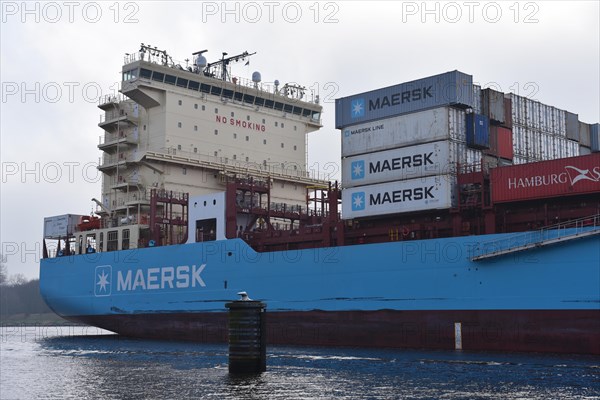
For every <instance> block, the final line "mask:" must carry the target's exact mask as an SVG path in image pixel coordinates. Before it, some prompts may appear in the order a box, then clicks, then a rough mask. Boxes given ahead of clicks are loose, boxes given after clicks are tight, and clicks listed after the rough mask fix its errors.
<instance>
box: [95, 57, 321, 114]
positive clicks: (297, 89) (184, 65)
mask: <svg viewBox="0 0 600 400" xmlns="http://www.w3.org/2000/svg"><path fill="white" fill-rule="evenodd" d="M136 61H146V62H149V63H152V64H158V65H163V66H166V67H170V68H174V69H177V70H179V71H185V72H189V73H193V74H196V75H200V74H199V73H198V69H197V67H196V66H195V65H194V64H193V63H190V60H187V61H181V60H176V59H173V58H172V57H170V56H169V57H168V59H165V58H163V57H162V55H160V54H159V55H153V54H151V53H148V52H145V53H143V55H142V54H140V52H139V51H136V52H133V53H128V54H126V55H125V58H124V60H123V64H124V65H127V64H131V63H134V62H136ZM228 75H229V74H228ZM202 76H204V77H205V78H211V77H208V76H205V75H203V74H202ZM212 79H216V80H221V79H220V78H219V77H212ZM228 82H230V83H233V84H235V85H239V86H243V87H248V88H254V89H257V90H260V91H261V92H266V93H270V94H274V95H277V96H281V97H284V98H286V99H288V100H301V101H304V102H306V103H313V104H319V96H318V95H316V94H315V92H314V90H312V89H310V88H306V87H303V86H302V87H301V86H298V85H294V84H291V83H289V84H284V85H283V86H282V87H281V88H280V87H279V85H275V83H274V82H273V83H272V84H271V83H263V82H254V81H252V80H250V79H248V78H243V77H239V76H231V78H229V76H228ZM286 85H288V87H289V88H291V90H287V91H286V90H285V87H286ZM300 93H302V95H299V94H300ZM101 104H104V103H101ZM313 120H314V119H313ZM316 122H318V121H316Z"/></svg>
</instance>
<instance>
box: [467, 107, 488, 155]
mask: <svg viewBox="0 0 600 400" xmlns="http://www.w3.org/2000/svg"><path fill="white" fill-rule="evenodd" d="M466 126H467V132H466V133H467V145H468V146H469V147H472V148H474V149H488V148H489V147H490V120H489V119H488V117H487V116H485V115H482V114H475V113H470V114H467V115H466Z"/></svg>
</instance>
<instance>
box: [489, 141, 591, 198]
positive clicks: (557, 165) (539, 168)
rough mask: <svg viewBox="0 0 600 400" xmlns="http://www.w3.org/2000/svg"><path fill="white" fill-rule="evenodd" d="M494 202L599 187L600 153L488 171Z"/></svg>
mask: <svg viewBox="0 0 600 400" xmlns="http://www.w3.org/2000/svg"><path fill="white" fill-rule="evenodd" d="M490 174H491V176H490V180H491V190H492V201H493V202H495V203H501V202H511V201H521V200H535V199H541V198H547V197H558V196H568V195H575V194H585V193H592V192H595V191H598V190H600V153H594V154H590V155H587V156H578V157H570V158H561V159H558V160H551V161H541V162H534V163H528V164H522V165H514V166H510V167H502V168H494V169H492V170H491V171H490Z"/></svg>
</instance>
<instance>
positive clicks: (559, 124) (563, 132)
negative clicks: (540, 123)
mask: <svg viewBox="0 0 600 400" xmlns="http://www.w3.org/2000/svg"><path fill="white" fill-rule="evenodd" d="M553 123H554V130H555V133H556V134H557V135H559V136H563V137H566V136H567V112H566V111H565V110H559V109H558V108H555V109H554V121H553Z"/></svg>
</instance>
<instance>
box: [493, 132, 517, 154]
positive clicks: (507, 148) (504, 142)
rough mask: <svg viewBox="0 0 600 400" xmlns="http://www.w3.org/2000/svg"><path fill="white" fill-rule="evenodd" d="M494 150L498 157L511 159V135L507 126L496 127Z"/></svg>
mask: <svg viewBox="0 0 600 400" xmlns="http://www.w3.org/2000/svg"><path fill="white" fill-rule="evenodd" d="M496 142H497V145H496V151H497V154H498V157H502V158H505V159H507V160H512V158H513V136H512V131H511V130H510V129H507V128H502V127H498V129H497V130H496Z"/></svg>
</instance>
